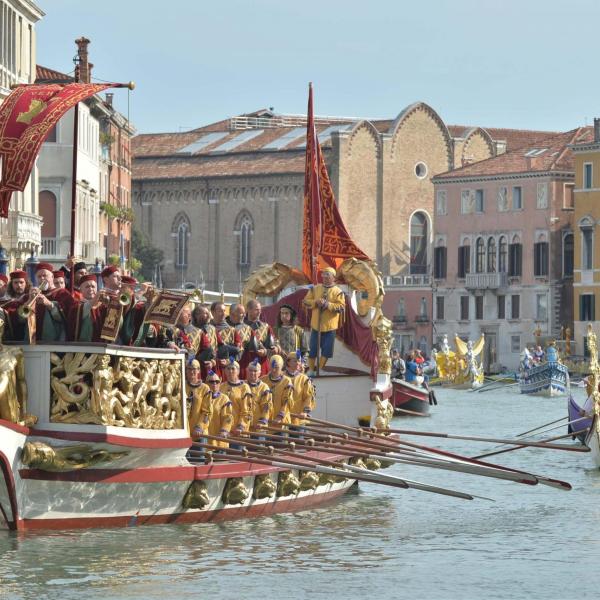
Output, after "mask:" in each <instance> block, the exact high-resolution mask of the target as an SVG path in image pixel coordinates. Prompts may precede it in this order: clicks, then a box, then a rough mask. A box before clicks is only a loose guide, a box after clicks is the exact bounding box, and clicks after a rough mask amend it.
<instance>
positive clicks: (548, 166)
mask: <svg viewBox="0 0 600 600" xmlns="http://www.w3.org/2000/svg"><path fill="white" fill-rule="evenodd" d="M592 138H593V130H592V128H591V127H580V128H578V129H573V130H571V131H566V132H564V133H558V134H553V135H550V136H546V137H543V138H540V139H537V140H536V141H535V142H533V143H531V144H530V145H528V146H525V147H521V148H518V149H516V150H511V151H509V152H506V153H505V154H500V155H498V156H494V157H492V158H488V159H486V160H482V161H479V162H476V163H473V164H471V165H466V166H464V167H461V168H459V169H454V170H453V171H448V172H446V173H440V174H439V175H436V176H435V177H434V178H433V180H434V181H437V180H441V179H444V180H449V179H459V178H465V177H489V176H495V175H502V174H507V175H508V174H518V173H531V172H536V171H537V172H546V171H572V170H573V153H572V151H571V150H570V148H569V145H570V144H574V143H577V142H583V141H587V140H589V139H592Z"/></svg>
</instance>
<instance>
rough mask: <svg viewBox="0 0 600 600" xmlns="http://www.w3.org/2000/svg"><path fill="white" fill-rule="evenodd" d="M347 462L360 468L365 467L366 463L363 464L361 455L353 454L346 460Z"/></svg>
mask: <svg viewBox="0 0 600 600" xmlns="http://www.w3.org/2000/svg"><path fill="white" fill-rule="evenodd" d="M348 464H350V465H354V466H355V467H360V468H361V469H366V468H367V465H366V464H365V460H364V458H363V457H362V456H355V457H353V458H351V459H350V460H349V461H348Z"/></svg>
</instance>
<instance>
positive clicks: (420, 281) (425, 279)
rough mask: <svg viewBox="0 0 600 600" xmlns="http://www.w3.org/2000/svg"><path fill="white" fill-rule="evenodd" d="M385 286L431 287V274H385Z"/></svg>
mask: <svg viewBox="0 0 600 600" xmlns="http://www.w3.org/2000/svg"><path fill="white" fill-rule="evenodd" d="M383 283H384V284H385V287H386V288H391V287H431V275H394V276H390V275H387V276H385V277H384V278H383Z"/></svg>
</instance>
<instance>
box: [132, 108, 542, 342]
mask: <svg viewBox="0 0 600 600" xmlns="http://www.w3.org/2000/svg"><path fill="white" fill-rule="evenodd" d="M316 125H317V131H318V134H319V139H320V141H321V144H322V146H323V152H324V155H325V159H326V162H327V165H328V169H329V172H330V176H331V181H332V184H333V187H334V190H335V193H336V199H337V202H338V206H339V208H340V212H341V215H342V218H343V219H344V221H345V223H346V226H347V227H348V230H349V232H350V233H351V235H352V236H353V238H354V239H355V241H356V242H357V243H358V245H359V246H360V247H361V248H362V249H363V250H364V251H365V252H366V253H367V254H369V255H370V256H371V257H372V258H373V259H375V260H376V261H377V263H378V265H379V267H380V269H381V271H382V273H383V275H384V279H385V282H386V286H387V288H388V295H387V297H386V304H385V305H384V309H385V310H386V313H387V314H388V316H389V317H391V318H393V317H394V316H395V317H396V319H395V321H394V322H395V335H396V337H397V343H398V345H399V346H400V345H404V347H405V348H407V347H408V346H411V345H416V344H419V345H421V346H423V347H424V348H425V349H427V350H428V349H429V347H430V342H431V337H432V323H431V299H432V288H431V277H430V275H431V259H432V256H431V246H432V244H431V242H432V239H433V233H432V231H433V229H432V227H433V184H432V183H431V177H432V176H433V175H435V174H437V173H443V172H446V171H448V170H449V169H454V168H456V167H460V166H462V165H465V164H469V163H472V162H476V161H480V160H483V159H486V158H489V157H492V156H496V155H497V154H501V153H503V152H505V151H506V149H507V148H513V147H519V146H521V145H524V144H526V143H527V142H528V141H529V140H531V139H536V138H539V137H542V136H543V135H547V133H544V132H531V131H519V130H510V129H482V128H478V127H465V126H446V125H445V124H444V122H443V121H442V119H441V118H440V116H439V115H438V114H437V113H436V112H435V111H434V110H433V109H432V108H431V107H429V106H428V105H426V104H424V103H422V102H419V103H416V104H413V105H411V106H409V107H407V108H406V109H405V110H403V111H402V112H401V113H400V114H399V115H398V117H397V118H396V119H393V120H366V119H358V118H334V117H333V118H330V117H317V118H316ZM305 129H306V118H305V117H304V116H291V115H279V114H275V113H274V112H273V111H272V110H262V111H257V112H255V113H251V114H246V115H242V116H237V117H233V118H230V119H227V120H224V121H220V122H217V123H213V124H210V125H207V126H204V127H200V128H198V129H195V130H193V131H188V132H184V133H164V134H143V135H139V136H137V137H136V138H134V140H133V154H134V162H133V205H134V209H135V212H136V221H137V223H138V226H139V227H140V229H141V230H142V231H143V232H144V233H146V234H147V235H148V236H149V238H150V239H151V240H152V242H153V243H154V244H155V245H156V246H158V247H159V248H161V249H162V250H163V251H164V253H165V262H164V265H163V270H162V276H163V282H164V284H165V285H167V286H179V285H182V284H184V285H185V284H189V285H196V283H197V282H199V281H201V280H202V279H204V281H205V283H206V285H207V286H208V287H210V288H213V289H215V288H218V286H219V285H220V284H221V283H222V282H223V283H224V286H225V288H226V289H228V290H232V291H237V289H238V286H239V285H240V281H241V280H243V279H244V278H245V277H246V276H247V275H248V273H249V272H250V271H251V270H253V269H255V268H256V267H257V266H259V265H261V264H265V263H270V262H273V261H281V262H285V263H288V264H290V265H296V266H297V265H299V264H300V256H301V229H302V195H303V185H304V150H305V147H304V143H305ZM402 307H404V313H403V314H401V313H400V312H398V311H401V310H403V309H402ZM402 336H404V337H402Z"/></svg>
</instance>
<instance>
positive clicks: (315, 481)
mask: <svg viewBox="0 0 600 600" xmlns="http://www.w3.org/2000/svg"><path fill="white" fill-rule="evenodd" d="M298 475H299V476H300V491H301V492H306V491H308V490H316V489H317V487H318V485H319V476H318V475H317V474H316V473H315V472H314V471H300V473H298Z"/></svg>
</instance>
